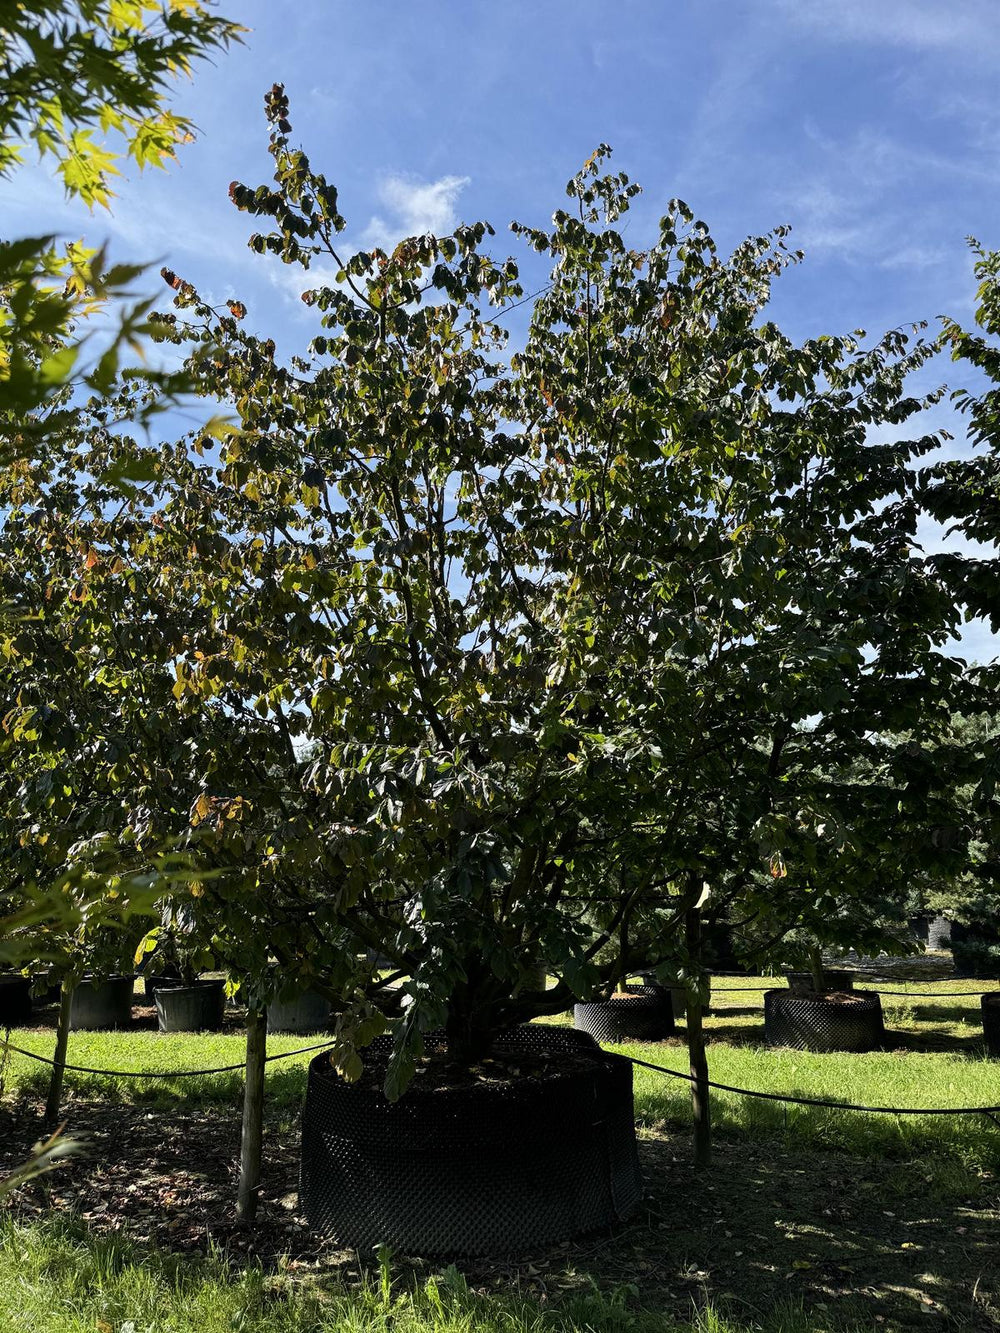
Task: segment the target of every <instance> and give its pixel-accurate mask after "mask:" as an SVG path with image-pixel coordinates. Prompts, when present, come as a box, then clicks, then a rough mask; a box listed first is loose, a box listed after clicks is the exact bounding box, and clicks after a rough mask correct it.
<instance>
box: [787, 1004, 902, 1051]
mask: <svg viewBox="0 0 1000 1333" xmlns="http://www.w3.org/2000/svg"><path fill="white" fill-rule="evenodd" d="M884 1039H885V1024H884V1022H883V1019H882V1001H881V1000H880V999H879V997H878V996H877V995H872V994H868V995H847V994H845V993H843V992H839V993H830V992H824V993H817V992H815V991H814V992H812V993H811V994H808V995H805V994H804V995H797V994H795V993H794V992H793V991H787V990H769V991H765V992H764V1041H765V1042H766V1043H767V1045H768V1046H793V1047H795V1048H796V1050H800V1051H821V1052H826V1051H855V1052H862V1051H874V1050H876V1049H877V1048H878V1047H880V1046H881V1045H882V1043H883V1041H884Z"/></svg>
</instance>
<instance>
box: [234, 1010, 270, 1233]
mask: <svg viewBox="0 0 1000 1333" xmlns="http://www.w3.org/2000/svg"><path fill="white" fill-rule="evenodd" d="M266 1055H267V1010H266V1009H250V1010H248V1011H247V1060H246V1083H245V1087H244V1091H243V1133H242V1135H241V1138H240V1183H239V1191H238V1194H237V1199H236V1216H237V1217H238V1218H239V1220H240V1221H241V1222H244V1223H246V1224H248V1225H249V1224H250V1223H251V1222H253V1220H254V1218H255V1217H256V1216H257V1197H258V1193H259V1190H260V1162H261V1153H262V1145H263V1137H264V1070H265V1069H266V1068H267V1066H266V1064H265V1057H266Z"/></svg>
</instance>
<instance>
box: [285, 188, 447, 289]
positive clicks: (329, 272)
mask: <svg viewBox="0 0 1000 1333" xmlns="http://www.w3.org/2000/svg"><path fill="white" fill-rule="evenodd" d="M468 184H469V177H468V176H441V177H440V178H439V179H438V180H433V181H421V180H418V179H416V178H413V177H409V176H403V175H389V176H385V177H383V179H382V180H381V181H380V182H379V185H378V188H377V191H376V198H377V200H378V203H379V204H380V205H381V206H382V209H383V210H384V212H380V213H375V214H373V215H372V216H371V218H370V219H369V221H368V223H367V224H366V226H365V227H364V229H363V230H362V231H361V233H360V234H359V235H358V237H357V240H356V243H355V242H353V241H352V240H351V238H350V237H347V238H345V239H344V242H343V246H342V249H343V253H344V255H345V256H347V255H350V254H351V253H352V252H353V251H354V249H355V248H357V247H358V246H359V247H361V248H363V249H366V250H370V249H374V248H375V247H379V248H381V249H383V250H392V249H394V248H395V247H396V245H397V244H398V243H399V242H400V241H401V240H403V239H404V237H406V236H421V235H423V234H424V233H426V232H433V233H434V234H436V235H442V234H445V233H447V232H449V231H452V230H453V229H454V227H455V225H456V223H457V222H458V213H457V211H456V205H457V203H458V197H459V195H460V194H461V192H462V190H463V189H464V188H465V187H466V185H468ZM267 278H268V281H269V282H270V283H271V285H272V286H273V287H274V288H276V289H277V290H278V291H279V292H280V293H281V294H282V296H283V297H285V299H286V300H288V301H289V302H291V303H292V304H293V306H294V307H295V308H297V310H298V312H300V313H303V314H304V313H305V312H304V307H303V306H302V305H301V298H302V293H303V292H305V291H310V290H312V289H313V288H316V287H335V286H337V271H336V269H335V268H334V267H333V266H332V265H331V264H329V263H321V262H317V263H314V264H311V265H310V267H309V268H308V269H304V268H301V267H299V265H297V264H289V265H278V264H269V265H268V266H267Z"/></svg>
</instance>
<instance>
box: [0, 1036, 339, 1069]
mask: <svg viewBox="0 0 1000 1333" xmlns="http://www.w3.org/2000/svg"><path fill="white" fill-rule="evenodd" d="M335 1045H336V1042H332V1041H323V1042H320V1043H319V1045H318V1046H303V1047H302V1048H301V1050H298V1051H279V1052H278V1054H277V1055H266V1056H265V1057H264V1062H265V1064H270V1063H271V1061H272V1060H287V1059H288V1058H289V1057H290V1056H292V1055H308V1054H309V1052H310V1051H326V1050H329V1048H330V1047H331V1046H335ZM0 1046H3V1047H5V1049H6V1050H8V1051H13V1052H14V1053H15V1055H24V1056H27V1058H28V1059H29V1060H37V1061H38V1062H39V1064H43V1065H52V1066H53V1068H55V1067H56V1066H58V1067H59V1068H61V1069H69V1070H71V1071H72V1072H73V1073H74V1074H101V1075H103V1076H104V1077H105V1078H194V1077H196V1076H198V1077H200V1076H202V1075H206V1074H231V1073H233V1072H234V1071H235V1070H237V1069H240V1070H242V1069H245V1068H246V1061H245V1060H241V1061H240V1062H239V1064H236V1065H219V1067H218V1068H217V1069H176V1070H173V1071H172V1072H171V1071H169V1070H168V1071H167V1072H164V1071H162V1070H156V1071H153V1072H146V1071H145V1070H143V1069H90V1068H89V1067H88V1066H87V1065H68V1064H65V1063H63V1061H61V1060H50V1059H49V1057H48V1056H47V1055H36V1054H35V1052H34V1051H26V1050H24V1049H22V1047H20V1046H15V1045H13V1043H12V1042H9V1041H3V1040H0Z"/></svg>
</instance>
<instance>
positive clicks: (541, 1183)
mask: <svg viewBox="0 0 1000 1333" xmlns="http://www.w3.org/2000/svg"><path fill="white" fill-rule="evenodd" d="M388 1050H389V1039H388V1038H386V1037H380V1038H378V1039H377V1040H376V1041H375V1042H373V1043H372V1045H371V1046H369V1047H368V1048H367V1050H366V1052H365V1059H366V1061H371V1062H373V1064H374V1063H375V1062H377V1061H379V1060H380V1059H381V1060H383V1061H384V1059H385V1057H386V1055H387V1053H388ZM520 1053H524V1054H526V1055H530V1054H532V1053H547V1054H549V1055H551V1057H552V1065H551V1067H552V1068H553V1069H555V1070H558V1072H556V1073H551V1074H549V1073H547V1074H545V1075H544V1076H527V1077H524V1078H521V1079H516V1080H513V1081H503V1080H500V1081H497V1082H479V1083H469V1084H463V1085H460V1086H455V1087H447V1088H443V1087H441V1086H439V1085H435V1086H432V1087H428V1086H427V1085H425V1084H422V1083H421V1081H420V1079H421V1076H420V1075H419V1074H418V1075H417V1076H416V1078H415V1080H414V1082H413V1083H412V1084H411V1086H410V1088H409V1089H408V1090H407V1091H406V1093H405V1094H404V1095H403V1096H402V1097H401V1098H400V1099H399V1101H397V1102H389V1101H387V1100H386V1099H385V1097H384V1095H383V1094H382V1092H381V1090H379V1089H377V1088H374V1087H372V1086H371V1085H369V1084H364V1085H362V1084H356V1083H355V1084H351V1083H346V1082H345V1081H344V1080H343V1079H342V1078H340V1077H339V1075H337V1074H336V1073H335V1072H334V1071H333V1070H332V1069H331V1068H330V1062H329V1056H327V1055H325V1054H323V1055H319V1056H317V1057H316V1059H315V1060H313V1061H312V1063H311V1065H310V1067H309V1083H308V1089H307V1093H306V1104H305V1108H304V1110H303V1115H302V1164H301V1177H300V1197H301V1202H302V1207H303V1210H304V1212H305V1215H306V1217H307V1218H308V1220H309V1224H310V1226H311V1227H312V1228H313V1229H314V1230H315V1231H318V1232H320V1233H322V1234H324V1235H326V1236H329V1237H331V1238H332V1239H333V1240H335V1241H336V1242H337V1243H338V1244H339V1245H349V1246H353V1247H355V1248H356V1249H357V1250H359V1251H361V1252H362V1253H370V1252H371V1249H372V1246H375V1245H378V1244H380V1243H385V1244H388V1245H391V1246H393V1247H394V1248H395V1249H397V1250H399V1251H401V1252H403V1253H406V1254H414V1255H427V1256H432V1257H442V1258H444V1257H449V1256H454V1257H459V1256H463V1255H487V1254H510V1253H516V1252H519V1251H524V1250H526V1249H529V1248H533V1247H538V1246H543V1245H549V1244H553V1243H555V1242H557V1241H560V1240H565V1239H567V1238H568V1237H570V1236H574V1235H577V1234H578V1233H580V1232H585V1231H590V1230H593V1229H595V1228H598V1227H606V1226H609V1225H610V1224H612V1223H614V1222H617V1221H620V1220H621V1219H623V1218H625V1217H628V1215H629V1214H630V1213H631V1212H632V1211H633V1209H634V1208H635V1207H636V1205H637V1203H638V1202H639V1198H640V1193H641V1190H640V1178H639V1161H638V1155H637V1153H636V1144H635V1123H634V1113H633V1106H632V1066H631V1064H630V1063H629V1061H628V1060H625V1059H624V1058H623V1057H621V1056H617V1055H610V1054H607V1053H606V1052H604V1051H601V1050H600V1048H599V1047H598V1046H597V1044H596V1043H595V1042H594V1041H593V1040H592V1039H591V1038H589V1037H587V1036H584V1035H583V1034H582V1033H578V1032H572V1031H568V1030H566V1029H559V1028H552V1027H547V1026H544V1025H541V1024H538V1025H529V1026H525V1027H521V1028H516V1029H514V1030H513V1031H511V1032H509V1033H506V1034H505V1035H504V1037H503V1038H502V1039H500V1040H499V1041H498V1042H497V1044H496V1047H495V1054H498V1055H499V1054H504V1055H509V1056H513V1057H515V1058H516V1056H517V1055H518V1054H520ZM560 1056H562V1057H563V1064H562V1065H560Z"/></svg>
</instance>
